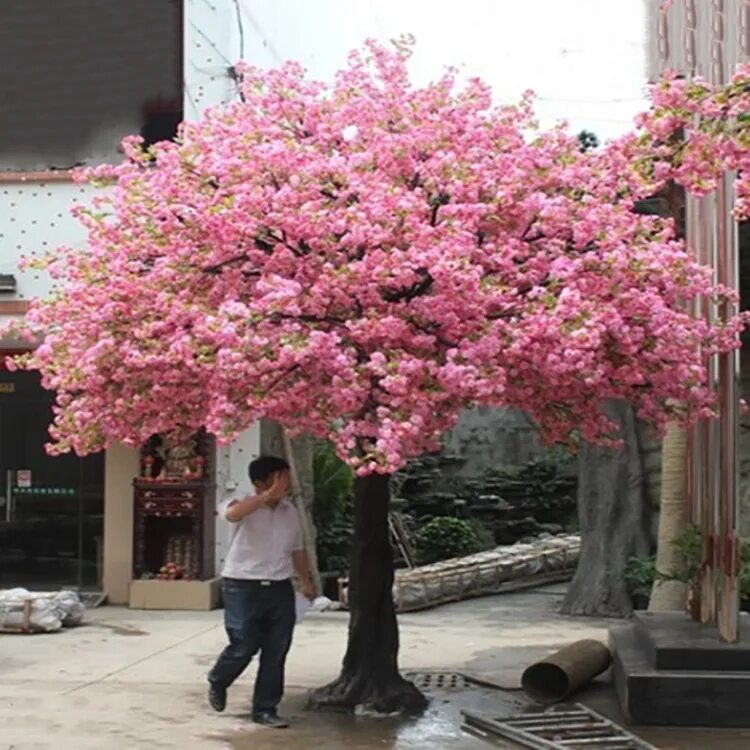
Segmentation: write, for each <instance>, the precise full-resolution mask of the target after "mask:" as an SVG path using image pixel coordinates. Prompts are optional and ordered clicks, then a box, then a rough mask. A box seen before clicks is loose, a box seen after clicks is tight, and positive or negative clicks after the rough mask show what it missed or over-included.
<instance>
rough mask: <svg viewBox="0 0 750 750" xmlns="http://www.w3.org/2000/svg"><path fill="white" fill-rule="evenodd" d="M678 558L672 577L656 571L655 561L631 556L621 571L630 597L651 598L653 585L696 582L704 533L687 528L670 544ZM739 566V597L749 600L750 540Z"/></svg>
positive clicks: (746, 541)
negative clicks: (656, 582)
mask: <svg viewBox="0 0 750 750" xmlns="http://www.w3.org/2000/svg"><path fill="white" fill-rule="evenodd" d="M673 544H674V546H675V549H676V550H677V553H678V557H679V564H678V567H677V570H676V571H675V572H673V573H671V574H666V573H662V572H659V571H658V570H657V568H656V558H655V557H653V556H651V557H631V558H630V560H628V563H627V565H626V566H625V568H624V569H623V571H622V577H623V579H624V581H625V583H626V585H627V587H628V591H629V592H630V594H631V596H634V597H646V598H648V597H650V596H651V589H652V587H653V585H654V582H655V581H657V580H662V581H682V582H683V583H686V584H687V585H688V586H695V585H696V584H697V583H698V576H699V574H700V567H701V556H702V548H703V532H702V531H701V529H700V528H699V527H698V526H689V527H688V528H687V529H685V531H683V532H682V533H681V534H680V535H679V536H677V537H676V538H675V540H674V542H673ZM741 560H742V567H741V569H740V594H741V596H742V598H743V599H750V540H747V539H745V540H743V541H742V552H741Z"/></svg>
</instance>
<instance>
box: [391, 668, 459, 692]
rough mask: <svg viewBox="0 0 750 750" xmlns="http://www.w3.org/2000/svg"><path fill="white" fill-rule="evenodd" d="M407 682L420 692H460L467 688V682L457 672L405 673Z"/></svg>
mask: <svg viewBox="0 0 750 750" xmlns="http://www.w3.org/2000/svg"><path fill="white" fill-rule="evenodd" d="M404 677H406V679H407V680H410V681H411V682H413V683H414V684H415V685H416V687H418V688H419V689H420V690H430V689H433V690H460V689H462V688H466V687H468V686H469V681H468V680H467V679H466V677H464V676H463V675H462V674H458V673H457V672H406V673H405V674H404Z"/></svg>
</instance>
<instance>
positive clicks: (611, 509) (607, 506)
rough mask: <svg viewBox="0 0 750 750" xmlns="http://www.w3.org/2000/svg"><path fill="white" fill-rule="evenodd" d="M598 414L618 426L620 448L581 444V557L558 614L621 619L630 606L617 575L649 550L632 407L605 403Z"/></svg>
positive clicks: (579, 502)
mask: <svg viewBox="0 0 750 750" xmlns="http://www.w3.org/2000/svg"><path fill="white" fill-rule="evenodd" d="M604 411H605V413H606V415H607V416H608V417H609V418H610V419H611V420H612V421H614V422H616V423H617V424H618V425H619V427H620V431H621V434H622V436H623V439H624V441H625V445H624V448H623V449H622V450H620V451H613V450H610V449H607V448H602V447H600V446H595V445H588V444H586V445H584V446H583V447H582V449H581V452H580V455H579V471H578V478H579V481H578V516H579V520H580V526H581V537H582V544H581V557H580V560H579V562H578V569H577V570H576V574H575V576H574V578H573V581H572V583H571V585H570V588H569V589H568V592H567V595H566V597H565V601H564V602H563V606H562V612H563V613H565V614H572V615H589V616H603V617H624V616H626V615H629V614H630V613H631V612H632V610H633V605H632V602H631V600H630V596H629V594H628V591H627V586H626V584H625V581H624V580H623V576H622V571H623V569H624V568H625V565H626V564H627V562H628V560H629V559H630V558H631V557H633V556H635V555H642V554H647V553H648V551H649V543H648V534H647V530H646V529H647V525H646V508H645V501H644V493H643V476H642V470H641V459H640V451H639V446H638V437H637V433H636V423H635V418H634V416H633V412H632V409H631V408H630V406H628V405H627V404H625V403H622V402H608V403H607V404H606V405H605V408H604Z"/></svg>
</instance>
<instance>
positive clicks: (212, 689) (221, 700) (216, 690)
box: [208, 682, 227, 713]
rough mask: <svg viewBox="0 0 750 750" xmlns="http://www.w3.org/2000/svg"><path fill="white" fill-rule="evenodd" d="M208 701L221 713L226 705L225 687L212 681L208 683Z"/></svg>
mask: <svg viewBox="0 0 750 750" xmlns="http://www.w3.org/2000/svg"><path fill="white" fill-rule="evenodd" d="M208 702H209V703H210V704H211V708H213V710H214V711H218V712H219V713H221V712H222V711H223V710H224V709H225V708H226V707H227V689H226V688H225V687H221V686H220V685H215V684H214V683H213V682H209V683H208Z"/></svg>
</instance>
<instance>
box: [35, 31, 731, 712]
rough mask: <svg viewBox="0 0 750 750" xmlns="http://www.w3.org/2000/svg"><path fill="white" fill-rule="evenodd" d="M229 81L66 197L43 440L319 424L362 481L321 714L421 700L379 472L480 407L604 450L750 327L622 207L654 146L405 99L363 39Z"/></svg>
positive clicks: (389, 61) (419, 93) (51, 309)
mask: <svg viewBox="0 0 750 750" xmlns="http://www.w3.org/2000/svg"><path fill="white" fill-rule="evenodd" d="M238 74H239V81H240V89H241V97H240V100H239V101H238V102H236V103H234V104H230V105H228V106H225V107H221V108H217V109H213V110H210V111H208V112H206V113H205V115H204V116H203V118H202V119H201V120H200V121H199V122H195V123H186V124H184V125H183V126H182V128H181V131H180V135H179V138H178V140H177V141H176V142H174V143H162V144H158V145H157V146H155V147H153V148H150V149H149V150H148V151H143V150H142V148H141V146H140V143H139V142H138V140H137V139H133V140H130V141H128V142H127V143H126V150H127V151H126V153H127V158H126V160H125V162H124V163H123V164H122V165H120V166H117V167H114V168H110V167H106V168H101V169H99V170H95V172H94V173H93V174H89V175H88V176H87V177H88V178H89V179H102V180H105V181H112V180H114V182H115V184H114V187H113V188H112V189H111V190H109V191H107V192H105V193H103V194H102V196H101V197H98V198H97V199H96V200H95V202H94V205H93V207H92V208H91V209H90V210H81V211H80V212H79V215H80V219H81V221H82V222H84V224H85V225H86V228H87V230H88V245H87V247H86V249H85V251H77V250H63V251H58V252H57V253H55V254H54V255H53V257H52V258H51V259H50V260H49V269H50V271H51V272H52V273H53V274H54V275H56V276H58V277H60V279H61V281H63V282H64V285H63V286H62V290H61V291H59V292H57V293H56V294H55V295H54V296H53V297H52V299H50V300H47V301H44V302H41V303H37V304H35V305H34V306H33V308H32V311H31V312H30V313H29V315H28V319H27V327H28V332H29V334H30V335H31V334H36V335H40V334H41V335H43V336H44V340H43V343H42V344H41V346H39V348H38V349H36V351H35V352H34V353H33V355H32V356H31V357H30V358H28V359H27V360H26V361H25V362H23V363H22V365H23V366H26V367H33V368H38V369H39V370H40V371H41V373H42V377H43V383H44V385H45V386H46V387H48V388H51V389H55V390H56V392H57V408H56V414H55V422H54V425H53V427H52V428H51V434H52V437H53V449H54V450H57V451H67V450H71V449H72V450H75V451H77V452H78V453H88V452H91V451H96V450H100V449H102V448H106V447H107V446H108V445H110V444H112V443H114V442H115V441H122V442H125V443H128V444H131V445H138V444H140V443H141V442H142V441H144V440H145V439H146V438H148V437H149V436H150V435H152V434H154V433H165V432H166V433H169V432H193V431H195V430H196V429H198V428H200V427H206V428H207V429H208V430H209V431H210V432H211V433H213V434H214V435H216V436H217V438H218V439H219V440H230V439H231V438H232V436H233V435H235V434H236V433H237V432H238V431H240V430H243V429H245V428H247V427H248V426H249V425H251V424H252V423H253V422H254V421H255V420H257V419H259V418H261V417H265V418H270V419H273V420H277V421H278V422H280V423H281V424H282V425H284V426H285V427H286V428H287V429H288V430H290V431H304V432H308V433H312V434H314V435H317V436H320V437H323V438H327V439H329V440H331V441H332V442H333V443H334V444H335V446H336V449H337V451H338V453H339V455H340V456H341V457H342V458H344V459H345V460H347V461H348V462H349V463H350V464H351V465H352V466H353V467H354V468H355V470H356V474H357V479H356V489H355V509H354V513H355V537H356V541H355V545H354V550H353V557H352V566H351V575H350V605H351V623H350V630H349V644H348V649H347V652H346V656H345V659H344V663H343V669H342V673H341V676H340V677H339V678H338V679H337V680H336V681H335V682H334V683H333V684H331V685H329V686H327V687H326V688H323V689H321V690H320V691H318V692H317V693H316V694H315V695H314V702H315V703H317V704H318V705H336V706H344V707H349V708H351V707H354V706H357V705H364V706H367V707H370V708H373V709H375V710H377V711H385V712H389V711H393V710H419V709H421V708H422V707H423V706H424V698H423V696H422V695H421V694H420V693H419V692H418V691H417V690H416V688H415V687H414V686H413V685H411V684H410V683H408V682H406V681H405V680H403V679H402V678H401V677H400V675H399V672H398V666H397V654H398V645H399V641H398V629H397V623H396V617H395V613H394V607H393V601H392V596H391V588H392V583H393V562H392V554H391V549H390V545H389V538H388V531H387V512H388V503H389V475H390V474H391V473H392V472H393V471H394V470H396V469H398V468H399V467H400V466H402V465H403V463H404V462H405V460H406V459H408V458H409V457H410V456H416V455H419V454H422V453H424V452H426V451H430V450H433V449H435V448H437V447H438V445H439V439H440V435H441V434H442V433H443V431H444V430H446V429H447V428H449V427H450V426H451V425H453V424H454V422H455V420H456V418H457V415H458V414H459V412H460V411H461V410H463V409H468V408H472V407H474V406H477V405H494V406H513V407H517V408H520V409H523V410H525V411H526V412H527V413H528V414H529V415H530V416H531V417H532V418H533V419H534V420H535V421H536V423H537V424H538V426H539V429H540V431H541V433H542V435H543V436H544V437H545V439H546V440H548V441H550V442H562V443H567V444H571V445H575V444H577V442H578V441H579V440H580V439H586V440H590V441H600V442H601V441H607V440H610V439H616V437H617V436H616V435H613V433H612V427H613V426H612V424H611V423H610V422H608V421H607V419H606V418H604V417H603V416H602V412H601V408H600V407H601V404H602V402H603V401H604V400H605V399H610V398H614V399H625V400H627V401H628V402H629V403H631V404H632V405H633V406H634V408H635V409H636V410H637V412H638V414H639V415H640V416H641V417H642V418H644V419H646V420H648V421H650V422H652V423H654V424H656V425H661V424H663V423H664V421H665V420H666V419H667V418H674V417H677V418H680V419H685V420H689V419H693V418H695V417H697V416H700V415H705V414H707V413H709V412H710V410H711V409H712V408H713V398H712V394H711V392H710V390H709V389H708V387H707V385H706V371H705V366H704V355H705V354H706V353H708V352H712V351H717V350H725V349H728V348H730V347H733V346H736V341H737V333H738V331H739V328H740V326H741V323H740V320H739V319H736V318H735V319H732V320H730V321H729V322H728V323H727V324H726V325H723V326H720V325H717V326H714V327H709V326H707V325H706V324H704V323H703V322H700V321H696V320H694V319H693V318H692V317H691V316H690V315H689V313H688V307H689V305H690V303H691V302H692V301H693V300H694V299H695V298H696V297H698V296H700V295H709V296H711V297H713V298H717V299H719V298H721V299H729V298H730V297H731V295H730V294H729V293H728V292H726V291H725V290H722V289H718V288H715V287H713V286H712V284H711V279H710V274H709V273H708V272H707V271H706V270H704V269H702V268H700V267H698V266H697V265H696V264H695V263H694V262H693V261H692V260H691V258H690V257H689V255H688V254H687V253H686V251H685V248H684V246H683V244H682V243H680V242H679V241H677V240H676V239H675V237H674V234H673V228H672V225H671V223H670V222H669V221H667V220H664V219H661V218H659V217H653V216H639V215H637V214H636V213H634V212H633V205H634V202H635V201H636V200H637V199H638V198H642V197H644V196H645V195H648V194H650V193H651V192H653V191H654V189H655V187H658V182H659V179H661V178H659V177H654V176H653V174H652V173H649V172H648V170H643V169H642V170H634V169H633V163H632V158H633V153H635V150H637V149H640V151H639V153H641V152H642V153H646V151H645V146H644V145H643V143H640V142H639V143H635V142H633V141H627V143H625V144H624V145H620V146H618V147H612V148H610V149H603V150H598V151H594V152H589V153H583V152H581V150H580V149H579V143H578V141H577V140H576V138H574V137H572V136H569V135H567V134H566V133H565V132H564V131H563V130H562V129H555V130H552V131H549V132H542V131H540V130H538V129H537V128H536V126H535V124H534V122H533V116H532V112H531V108H530V100H529V99H528V98H526V99H524V101H523V102H522V103H521V104H520V105H519V106H516V107H502V108H496V107H493V105H492V102H491V94H490V91H489V90H488V88H487V87H486V86H485V85H484V84H483V83H481V82H480V81H478V80H472V81H470V82H468V83H467V84H466V85H465V86H463V87H462V86H458V85H457V83H456V81H455V80H454V73H452V72H448V73H446V75H445V76H444V77H443V78H441V79H440V80H438V81H437V82H435V83H433V84H431V85H428V86H425V87H422V88H419V87H415V86H413V85H411V84H410V82H409V78H408V74H407V67H406V54H405V53H404V52H395V53H391V52H388V51H386V50H384V49H383V48H381V47H379V46H378V45H376V44H374V43H371V44H368V45H367V47H366V49H365V51H364V52H363V53H354V54H352V55H351V57H350V58H349V62H348V66H347V67H346V68H345V69H343V70H342V71H341V72H339V73H338V75H337V76H336V78H335V82H334V83H333V84H332V85H330V86H324V85H322V84H319V83H313V82H310V81H308V80H307V79H306V78H305V75H304V71H303V69H302V68H301V67H300V66H299V65H296V64H293V63H290V64H287V65H285V66H283V67H282V68H280V69H278V70H271V71H265V72H263V71H260V70H257V69H254V68H251V67H249V66H240V67H238ZM644 158H645V157H644ZM652 171H653V170H652ZM664 179H666V177H665V178H664Z"/></svg>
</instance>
